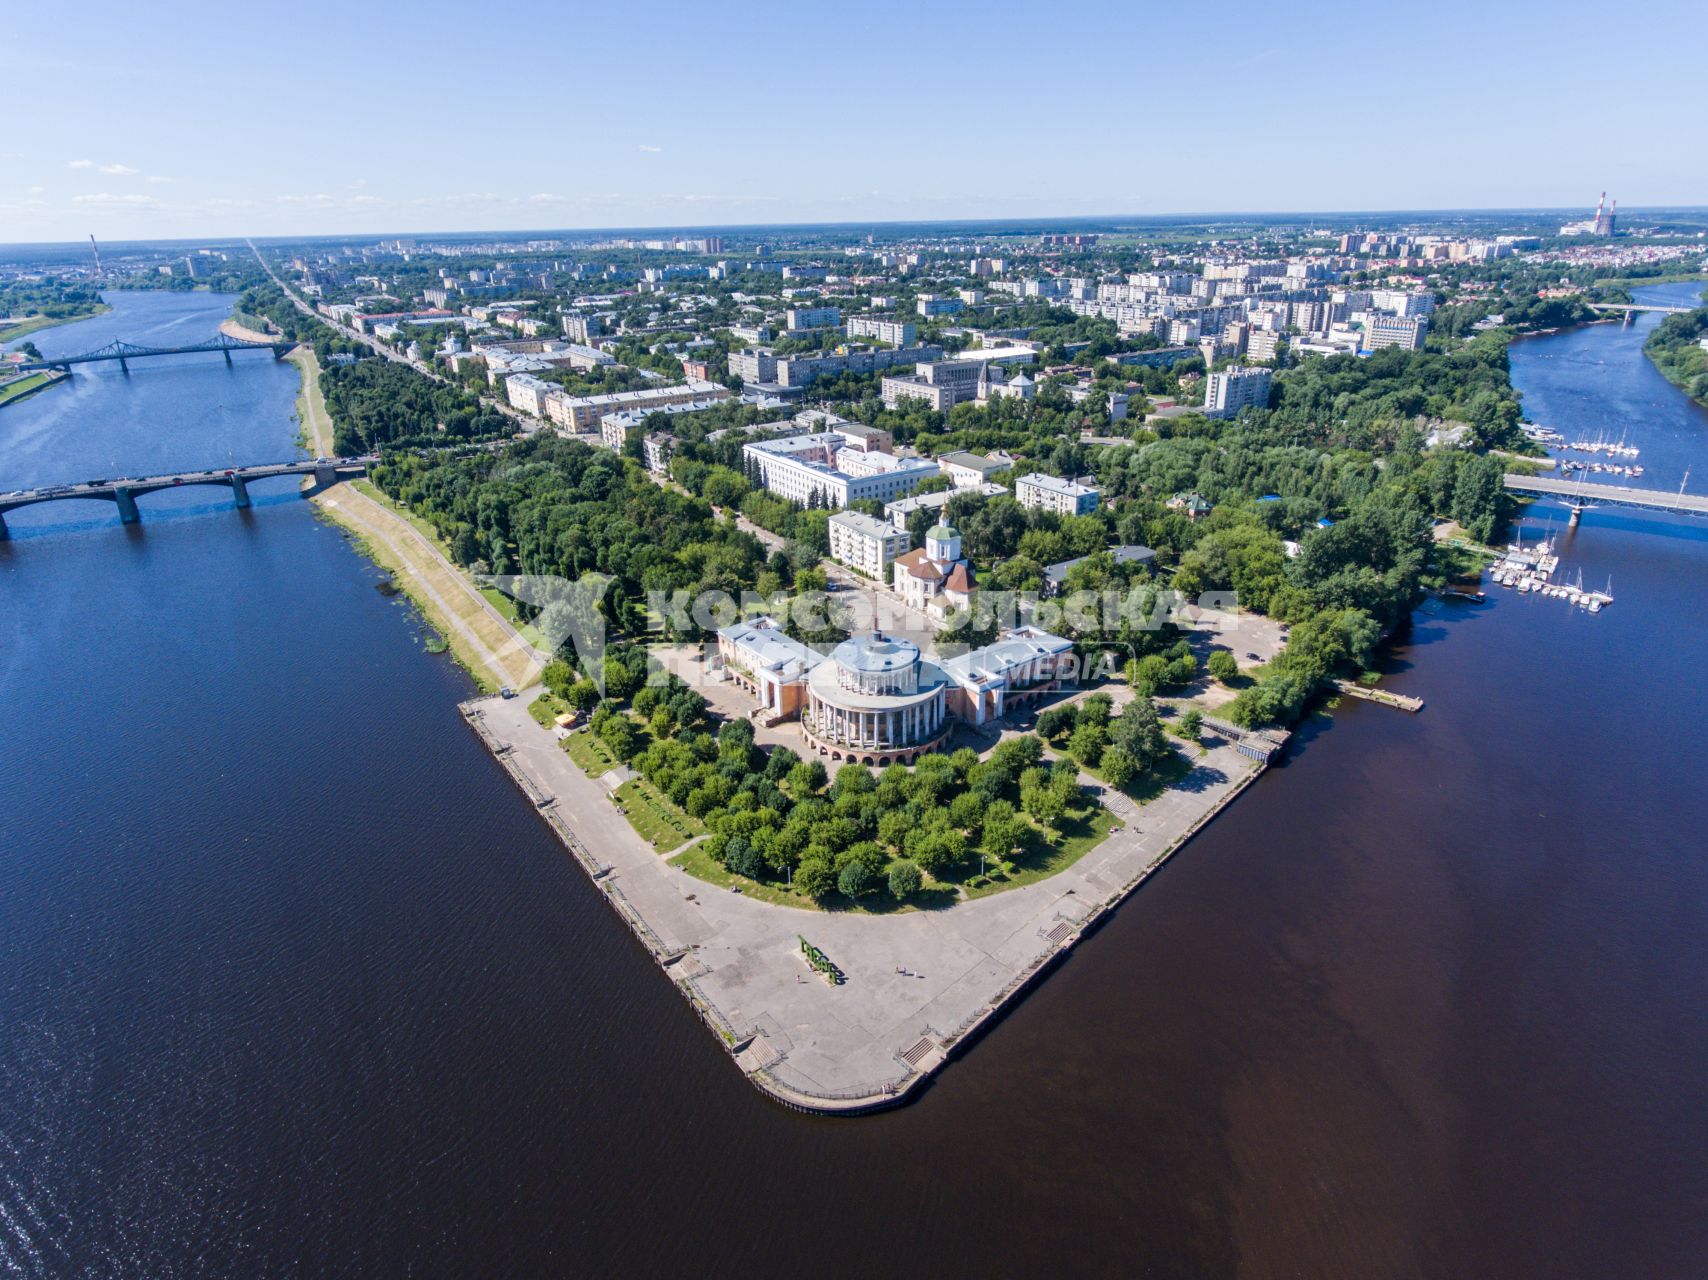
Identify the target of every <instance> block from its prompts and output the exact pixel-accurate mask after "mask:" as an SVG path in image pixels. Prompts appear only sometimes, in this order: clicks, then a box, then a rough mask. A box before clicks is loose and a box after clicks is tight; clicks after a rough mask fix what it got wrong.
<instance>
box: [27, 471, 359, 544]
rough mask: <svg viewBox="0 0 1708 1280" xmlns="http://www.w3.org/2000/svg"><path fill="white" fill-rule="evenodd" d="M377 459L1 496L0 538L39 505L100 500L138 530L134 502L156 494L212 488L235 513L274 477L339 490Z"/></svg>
mask: <svg viewBox="0 0 1708 1280" xmlns="http://www.w3.org/2000/svg"><path fill="white" fill-rule="evenodd" d="M378 460H379V457H378V455H377V454H364V455H363V456H361V457H359V458H314V459H304V460H302V461H299V462H275V463H268V464H265V465H262V466H256V467H230V468H227V469H224V470H219V469H215V470H211V471H182V472H179V473H178V474H176V475H169V476H137V477H132V478H130V479H120V480H89V481H85V482H84V483H83V484H57V485H48V486H45V487H43V488H40V489H21V490H17V491H15V492H12V493H0V538H4V537H5V536H6V512H8V511H15V510H17V509H18V508H19V507H29V506H34V505H35V504H36V503H38V502H63V501H65V500H66V499H68V498H100V499H103V500H104V501H107V502H111V503H113V504H114V505H115V506H117V507H118V509H119V520H120V521H121V522H122V523H124V524H136V523H137V522H138V521H140V520H141V519H142V513H141V512H140V511H138V510H137V505H136V500H137V499H138V498H139V497H141V496H142V495H143V494H145V493H153V492H155V491H156V490H158V489H180V488H183V487H185V486H187V485H196V484H211V485H219V486H220V487H222V488H226V489H230V490H231V492H232V496H233V497H234V498H235V499H236V504H237V506H238V507H239V508H242V507H247V506H248V505H249V482H250V481H251V480H266V479H270V478H271V477H273V476H313V477H314V482H315V485H316V486H317V487H318V488H322V489H324V488H326V487H327V486H328V485H333V484H337V483H338V482H339V481H340V480H343V479H345V478H346V477H349V476H359V475H363V474H365V473H366V472H367V469H368V467H369V465H370V464H371V463H374V462H377V461H378Z"/></svg>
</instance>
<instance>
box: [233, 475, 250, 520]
mask: <svg viewBox="0 0 1708 1280" xmlns="http://www.w3.org/2000/svg"><path fill="white" fill-rule="evenodd" d="M231 495H232V497H233V498H235V499H236V500H237V509H238V510H239V511H247V510H248V509H249V486H248V485H247V484H245V483H244V482H243V477H242V476H239V475H233V476H232V477H231Z"/></svg>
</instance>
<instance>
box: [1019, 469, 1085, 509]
mask: <svg viewBox="0 0 1708 1280" xmlns="http://www.w3.org/2000/svg"><path fill="white" fill-rule="evenodd" d="M1100 496H1101V495H1100V493H1099V491H1098V489H1097V488H1096V486H1095V485H1089V484H1080V483H1079V482H1078V481H1076V480H1063V479H1061V478H1060V477H1059V476H1047V475H1044V474H1043V473H1042V472H1039V471H1034V472H1032V473H1031V474H1030V475H1024V476H1021V477H1020V478H1019V479H1018V480H1016V481H1015V482H1014V497H1015V500H1016V501H1017V502H1019V503H1020V505H1021V506H1023V507H1031V508H1036V509H1038V510H1040V511H1053V512H1055V513H1056V514H1057V515H1060V516H1083V515H1089V514H1090V513H1091V512H1093V511H1095V510H1097V500H1098V498H1099V497H1100Z"/></svg>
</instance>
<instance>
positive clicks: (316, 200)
mask: <svg viewBox="0 0 1708 1280" xmlns="http://www.w3.org/2000/svg"><path fill="white" fill-rule="evenodd" d="M274 199H276V200H277V201H278V202H279V203H280V204H332V203H333V199H332V197H331V196H329V195H327V194H326V193H325V192H324V191H317V192H315V193H314V194H313V195H311V196H275V197H274Z"/></svg>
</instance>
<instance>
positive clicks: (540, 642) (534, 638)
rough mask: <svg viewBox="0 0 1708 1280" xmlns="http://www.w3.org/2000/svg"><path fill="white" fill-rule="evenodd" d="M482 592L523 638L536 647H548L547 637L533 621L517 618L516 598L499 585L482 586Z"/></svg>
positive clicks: (487, 600)
mask: <svg viewBox="0 0 1708 1280" xmlns="http://www.w3.org/2000/svg"><path fill="white" fill-rule="evenodd" d="M480 594H481V595H483V596H485V597H486V602H487V603H488V604H489V605H491V606H492V607H493V608H494V609H496V610H498V614H499V616H500V617H501V618H503V619H504V621H506V622H508V623H509V624H510V625H511V626H513V627H515V628H516V630H517V632H518V633H519V634H520V635H521V637H522V639H524V640H526V641H527V642H528V643H529V644H531V645H533V646H534V647H535V648H538V649H543V648H545V647H546V643H545V637H544V636H542V635H541V634H540V630H539V628H538V627H536V626H535V625H534V624H533V623H531V622H518V621H517V620H516V602H515V600H513V599H511V598H510V597H509V596H507V595H505V594H504V593H503V592H502V591H500V590H499V589H498V588H497V587H482V588H480Z"/></svg>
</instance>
